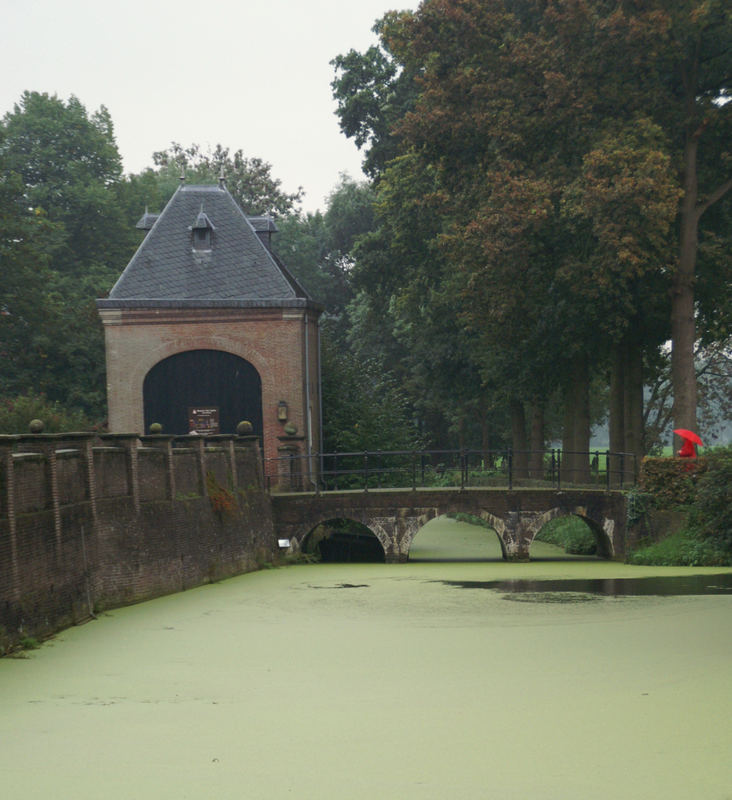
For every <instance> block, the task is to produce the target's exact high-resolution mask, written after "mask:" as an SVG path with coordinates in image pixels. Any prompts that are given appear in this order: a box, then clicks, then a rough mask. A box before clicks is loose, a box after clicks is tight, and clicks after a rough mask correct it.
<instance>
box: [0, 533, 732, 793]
mask: <svg viewBox="0 0 732 800" xmlns="http://www.w3.org/2000/svg"><path fill="white" fill-rule="evenodd" d="M446 537H451V539H450V541H451V542H452V543H453V545H456V546H455V547H453V548H452V549H451V548H449V547H448V546H447V540H446ZM493 540H495V537H492V538H491V536H490V535H488V536H486V534H485V531H481V530H480V529H473V528H470V527H469V526H464V525H462V524H460V523H455V522H452V521H449V520H438V521H436V522H434V523H430V526H428V528H425V529H424V531H423V532H422V533H421V534H420V535H419V536H418V537H417V539H416V540H415V545H414V551H413V555H414V556H418V557H421V558H424V559H430V558H435V557H440V556H443V557H445V558H451V557H455V553H456V551H457V552H462V553H463V554H466V553H467V557H469V558H476V559H477V558H491V559H497V558H498V553H497V552H496V550H497V544H496V543H495V541H493ZM552 553H553V554H554V555H556V554H557V551H556V550H552V549H551V547H550V546H547V545H544V546H542V547H540V548H538V549H537V550H536V552H535V553H533V555H534V556H535V557H537V556H538V557H539V558H541V559H547V558H548V557H549V556H550V555H551V554H552ZM691 572H693V573H695V574H708V575H713V574H717V573H719V572H720V571H716V572H715V571H714V570H684V569H669V568H647V567H630V566H625V565H622V564H613V563H608V562H602V561H598V560H594V561H588V560H578V559H566V560H561V561H549V560H537V561H533V562H531V563H529V564H507V563H503V562H500V561H497V560H494V561H488V562H486V561H477V560H476V561H468V562H457V561H430V560H422V561H419V562H415V563H409V564H404V565H383V564H329V565H310V566H293V567H287V568H282V569H277V570H271V571H264V572H259V573H254V574H249V575H244V576H242V577H240V578H236V579H233V580H229V581H225V582H222V583H219V584H214V585H210V586H205V587H201V588H200V589H196V590H193V591H189V592H186V593H184V594H180V595H175V596H171V597H165V598H162V599H159V600H156V601H153V602H150V603H146V604H143V605H139V606H134V607H130V608H125V609H120V610H116V611H113V612H111V613H109V614H105V615H104V616H102V617H101V618H100V619H99V620H98V621H95V622H92V623H90V624H88V625H85V626H82V627H78V628H74V629H71V630H68V631H65V632H64V633H62V634H60V635H59V636H58V637H57V638H56V639H54V640H52V641H50V642H48V643H47V644H45V645H44V646H43V647H42V648H41V649H40V650H37V651H34V652H32V653H30V654H29V655H28V657H27V658H24V659H3V660H0V709H1V711H0V776H2V782H1V783H0V786H2V789H1V791H2V796H3V797H8V798H10V797H23V798H50V797H53V798H61V799H62V800H65V799H66V798H69V800H71V799H72V798H73V800H84V799H85V798H89V799H92V798H93V799H94V800H97V799H98V798H106V799H109V800H116V799H117V798H134V799H135V800H146V799H147V798H155V799H156V800H158V799H162V798H166V799H167V798H216V799H217V800H219V799H221V800H223V799H226V798H237V799H238V798H247V800H250V799H251V800H254V799H256V800H259V799H260V798H261V800H278V799H279V798H290V797H292V798H298V799H299V800H304V799H306V798H320V799H321V800H322V799H325V800H330V798H348V799H349V800H356V799H360V798H368V799H369V800H371V799H374V800H377V799H381V800H384V799H385V798H389V799H391V798H394V799H395V800H396V799H399V800H401V799H402V798H430V799H432V798H434V799H435V800H438V799H439V800H447V799H449V798H470V799H471V800H472V799H475V800H478V799H479V798H480V799H481V800H482V799H483V798H502V800H531V799H533V798H535V799H536V800H574V799H575V798H577V799H579V798H582V800H603V799H604V798H613V800H615V799H616V798H624V799H625V800H635V799H638V800H639V799H640V798H644V799H645V798H648V799H649V800H650V799H651V798H653V800H661V799H663V798H669V799H671V798H673V799H675V798H679V800H681V798H684V800H687V799H688V798H703V800H725V799H727V798H732V767H731V766H730V761H731V760H730V752H732V724H731V723H730V710H731V709H730V705H731V702H730V701H731V700H732V671H731V668H732V635H731V634H732V597H730V596H729V595H711V596H699V595H683V596H670V597H660V596H657V595H645V596H622V597H612V596H606V595H597V594H593V593H588V592H575V593H574V594H575V595H576V597H575V598H573V597H572V596H571V595H572V594H573V593H569V597H567V596H565V597H564V601H563V602H548V601H546V600H547V598H542V597H540V596H538V597H534V598H531V597H528V599H529V600H530V602H510V601H509V599H508V598H509V597H510V596H511V595H510V593H507V592H504V591H500V590H493V589H486V588H482V587H480V586H476V587H474V588H471V586H470V583H471V582H472V583H475V584H481V583H485V582H486V581H510V580H512V579H516V578H521V579H524V580H527V579H528V580H552V581H561V580H562V579H571V580H577V579H584V580H586V579H610V578H616V579H617V578H624V577H639V576H656V577H659V576H673V575H677V576H679V575H688V574H690V573H691ZM729 572H731V571H730V570H727V571H726V573H727V574H729ZM466 584H467V585H466ZM516 596H518V595H516ZM588 598H589V599H588ZM568 599H569V600H570V601H567V600H568Z"/></svg>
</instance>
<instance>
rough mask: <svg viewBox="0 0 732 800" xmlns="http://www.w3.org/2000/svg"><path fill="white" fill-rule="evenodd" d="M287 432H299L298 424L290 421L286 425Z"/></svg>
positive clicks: (292, 433) (288, 433)
mask: <svg viewBox="0 0 732 800" xmlns="http://www.w3.org/2000/svg"><path fill="white" fill-rule="evenodd" d="M285 433H286V434H287V435H288V436H294V435H295V434H296V433H297V425H293V423H292V422H288V423H287V425H285Z"/></svg>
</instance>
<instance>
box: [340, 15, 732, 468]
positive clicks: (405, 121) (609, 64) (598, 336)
mask: <svg viewBox="0 0 732 800" xmlns="http://www.w3.org/2000/svg"><path fill="white" fill-rule="evenodd" d="M375 30H376V31H377V33H378V34H379V36H380V44H381V47H380V48H379V49H377V48H371V49H369V50H368V51H367V52H365V53H363V54H359V53H356V52H354V51H351V52H349V53H348V54H346V55H345V56H340V57H338V58H337V59H336V60H335V62H334V64H335V67H336V70H337V72H336V79H335V80H334V82H333V89H334V95H335V97H336V99H337V101H338V103H339V116H340V119H341V126H342V129H343V131H344V133H346V135H349V136H352V137H353V138H354V139H355V141H356V143H357V144H359V145H360V146H363V147H364V149H365V154H366V157H365V167H366V169H367V170H368V171H369V173H370V174H371V175H372V176H373V177H374V178H375V186H376V189H377V193H378V194H377V203H376V209H377V228H376V230H375V231H374V233H373V234H371V235H370V236H369V237H367V238H366V239H364V240H362V241H361V242H359V245H358V248H357V251H356V263H355V267H354V281H355V285H356V287H357V289H358V290H359V292H360V297H359V303H360V309H361V319H366V320H369V319H370V320H372V321H373V322H372V325H374V326H378V327H379V329H380V331H381V336H382V338H383V339H385V340H386V342H387V347H388V348H389V349H390V351H391V350H393V351H394V352H397V353H400V355H401V359H400V360H401V369H402V371H403V374H404V380H405V381H409V382H410V383H411V384H412V385H414V387H415V389H416V391H415V392H414V394H415V397H419V398H420V402H424V401H425V398H427V397H428V396H429V395H430V394H431V395H432V396H433V397H434V400H435V402H434V406H435V407H441V408H442V409H443V410H444V411H447V412H448V413H449V414H450V416H452V417H453V419H455V418H459V417H461V416H464V410H465V405H464V403H463V402H461V401H460V400H458V401H457V404H458V406H459V407H458V408H455V407H454V403H455V401H456V399H457V398H456V396H455V395H456V393H455V392H448V393H447V394H445V393H442V392H440V391H439V390H440V385H441V380H440V379H441V378H442V377H443V376H445V375H449V374H450V371H451V369H452V368H453V367H454V366H455V365H456V364H461V365H465V368H466V370H467V374H474V373H477V376H478V380H477V382H476V383H475V384H474V385H473V386H471V385H470V383H469V382H467V381H466V380H464V379H463V380H460V381H457V382H456V383H452V384H451V385H453V386H454V385H457V386H458V387H459V390H458V391H462V390H463V389H465V395H466V398H465V399H467V401H468V403H470V402H473V403H475V400H476V398H477V397H478V396H483V397H485V396H486V395H488V396H490V398H491V404H490V405H494V404H495V405H497V406H498V407H500V408H501V409H502V410H503V411H504V414H506V413H507V412H508V411H510V419H511V424H510V433H511V437H512V440H513V444H514V447H515V448H516V449H523V448H524V447H525V446H526V444H527V436H528V437H529V438H531V440H532V441H533V442H534V443H535V445H539V444H540V443H541V442H542V441H544V440H545V439H546V437H547V435H550V432H549V431H548V430H547V429H546V428H545V427H544V423H545V420H546V418H547V412H549V411H550V410H551V407H552V405H553V404H556V403H557V399H558V400H559V403H560V405H561V407H562V409H563V412H564V414H563V421H562V428H563V439H564V444H565V448H566V449H568V450H586V449H588V441H589V433H590V424H591V421H592V419H591V412H590V407H591V406H590V400H589V397H588V390H589V388H590V387H591V386H592V384H593V379H594V378H595V377H604V379H605V381H606V385H607V383H609V384H610V396H609V403H610V416H611V442H610V445H611V448H612V449H614V450H625V451H631V452H634V453H636V454H637V455H641V454H642V453H643V452H644V451H645V450H646V449H647V447H648V446H649V445H650V444H651V442H650V441H647V440H646V441H644V436H643V434H644V431H643V419H644V415H643V385H644V370H645V372H646V376H645V377H646V379H648V377H649V376H648V371H649V367H652V368H654V369H656V368H657V366H658V365H659V363H660V362H662V361H663V359H661V358H659V353H660V348H661V345H662V344H663V343H664V341H665V340H666V339H668V338H669V337H672V338H673V345H674V346H673V349H672V359H671V360H672V369H671V382H672V384H673V396H674V402H675V410H674V420H675V423H676V425H682V426H683V427H690V428H695V427H696V403H697V401H696V379H695V371H694V344H695V340H696V339H697V338H698V337H697V336H696V335H695V330H694V328H695V324H696V325H698V328H699V331H698V332H699V334H701V336H702V339H704V338H705V337H706V340H707V341H712V340H715V341H717V342H724V341H726V339H727V337H728V336H729V330H730V327H729V326H730V315H729V308H730V304H729V303H727V305H726V311H720V306H719V304H717V303H714V302H712V303H711V304H709V305H708V306H707V305H706V301H705V300H703V298H707V299H709V298H710V297H711V296H710V295H709V294H708V289H709V288H711V286H712V285H714V286H716V287H717V291H718V292H719V295H718V297H719V298H720V299H722V298H728V294H729V286H730V280H729V278H730V274H729V269H730V261H729V258H728V257H727V256H726V255H725V250H726V252H728V251H729V247H730V237H729V234H730V226H729V222H730V192H729V189H730V188H731V187H732V180H730V174H731V163H730V158H731V157H732V156H731V154H730V151H729V141H730V138H731V137H730V135H729V134H730V131H731V127H732V108H731V106H732V104H728V103H727V102H726V100H727V99H728V97H729V78H730V74H731V73H730V64H731V59H732V48H730V47H729V42H730V37H731V34H732V17H731V16H730V11H729V9H728V8H727V7H726V5H725V4H723V3H721V2H701V1H700V0H696V1H695V0H676V1H675V2H671V3H668V2H660V1H659V2H652V3H647V4H642V5H638V4H632V3H625V2H605V0H584V1H583V2H578V3H564V2H559V3H540V2H533V1H532V0H528V2H521V3H515V2H505V1H504V0H424V2H423V3H422V4H421V5H420V7H419V9H418V10H417V11H415V12H413V13H412V12H403V13H390V14H387V15H386V16H385V17H384V18H383V20H381V21H380V22H379V23H378V24H377V26H376V28H375ZM395 265H398V269H395V268H394V266H395ZM696 287H699V295H698V297H697V298H696V299H697V302H696V305H695V294H694V292H695V289H696ZM702 287H705V288H704V289H702ZM669 297H671V304H670V306H669V302H668V298H669ZM694 308H696V310H697V312H698V314H697V315H696V319H695V318H694V316H695V315H694V314H693V311H692V312H690V311H689V309H694ZM446 322H447V324H445V323H446ZM385 328H386V330H385ZM425 334H426V335H425ZM421 336H423V337H424V339H426V340H427V341H428V342H429V343H430V347H429V350H430V355H432V356H433V357H432V358H431V359H430V358H425V353H424V350H420V348H419V340H420V337H421ZM361 338H362V340H363V338H364V337H361ZM448 341H449V342H450V346H449V347H448V346H445V347H444V348H441V347H440V345H441V344H442V343H443V342H445V343H447V342H448ZM399 344H403V345H404V348H403V350H402V351H400V350H399V348H398V347H395V345H399ZM464 374H465V372H463V375H462V376H461V377H463V376H464ZM651 377H652V376H651ZM445 382H446V383H448V384H450V381H449V380H448V381H445ZM451 402H452V404H453V407H452V408H450V407H449V406H450V404H451ZM490 405H488V407H486V406H487V404H485V403H484V404H483V408H482V409H481V411H482V412H483V419H484V420H485V419H486V418H487V416H488V414H489V413H490ZM448 409H449V410H448ZM504 419H505V417H504ZM530 420H531V424H530V425H529V421H530ZM490 424H491V427H492V428H493V429H494V430H495V429H498V430H501V422H500V418H491V419H490ZM507 427H508V426H507V425H506V424H505V422H504V424H503V431H504V432H506V429H507ZM529 429H530V430H531V431H532V432H533V433H534V436H533V437H531V434H530V433H529Z"/></svg>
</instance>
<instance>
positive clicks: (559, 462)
mask: <svg viewBox="0 0 732 800" xmlns="http://www.w3.org/2000/svg"><path fill="white" fill-rule="evenodd" d="M561 488H562V451H561V450H560V449H558V450H557V491H559V490H560V489H561Z"/></svg>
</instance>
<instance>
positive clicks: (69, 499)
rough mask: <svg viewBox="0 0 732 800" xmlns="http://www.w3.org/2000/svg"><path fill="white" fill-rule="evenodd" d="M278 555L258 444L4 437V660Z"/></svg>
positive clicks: (0, 647)
mask: <svg viewBox="0 0 732 800" xmlns="http://www.w3.org/2000/svg"><path fill="white" fill-rule="evenodd" d="M277 552H278V547H277V539H276V535H275V532H274V528H273V523H272V514H271V505H270V500H269V496H268V495H267V493H266V491H265V490H264V486H263V473H262V462H261V454H260V452H259V446H258V443H257V441H256V440H254V439H252V440H249V439H246V438H243V437H231V436H229V437H227V436H221V437H215V438H214V437H212V439H211V441H209V442H204V441H203V440H202V438H201V437H175V438H174V437H166V436H159V437H145V438H144V440H139V439H138V437H137V436H135V435H117V436H114V435H108V436H103V437H101V439H96V438H95V437H94V436H93V435H91V434H78V435H76V436H68V435H67V436H62V435H58V436H43V435H41V436H2V437H0V654H2V653H3V652H6V651H7V650H8V649H9V648H10V647H11V646H13V645H14V644H16V643H17V642H18V641H19V640H21V639H22V638H23V637H35V638H42V637H44V636H47V635H49V634H52V633H54V632H55V631H58V630H60V629H62V628H64V627H67V626H68V625H72V624H76V623H79V622H81V621H84V620H86V619H89V618H90V617H91V616H92V615H93V614H94V613H96V611H98V610H100V609H103V608H109V607H114V606H119V605H124V604H128V603H135V602H139V601H142V600H147V599H151V598H153V597H157V596H160V595H163V594H167V593H171V592H177V591H181V590H183V589H188V588H191V587H193V586H198V585H201V584H203V583H207V582H210V581H213V580H218V579H220V578H225V577H229V576H232V575H236V574H240V573H242V572H246V571H248V570H251V569H255V568H256V567H257V566H259V565H261V564H262V563H263V562H267V561H272V560H274V559H275V558H276V555H277Z"/></svg>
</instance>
